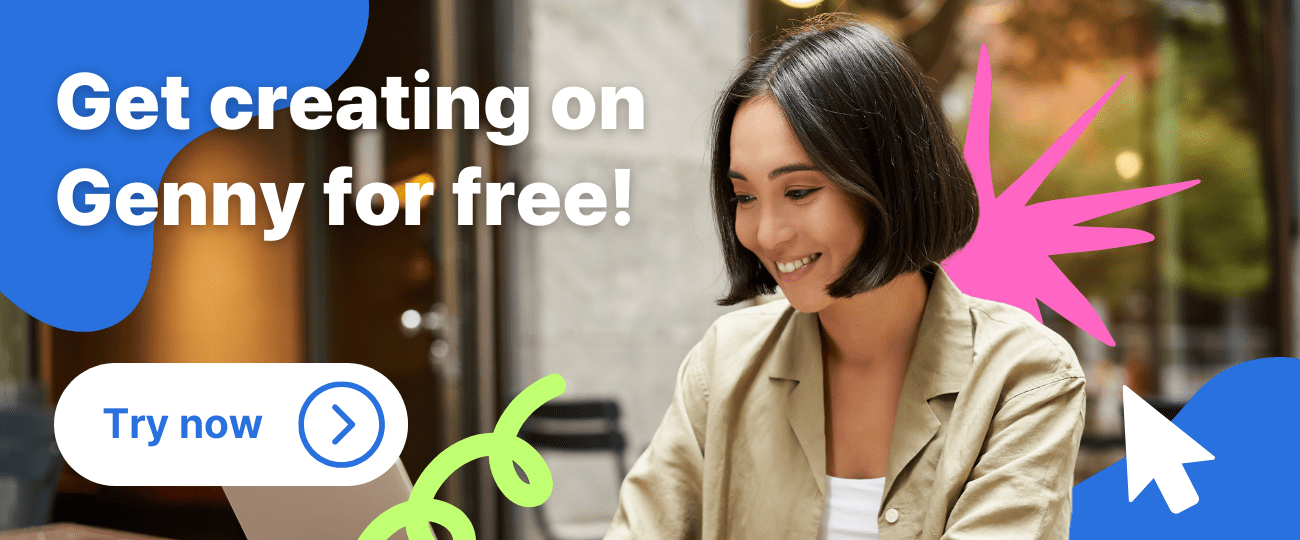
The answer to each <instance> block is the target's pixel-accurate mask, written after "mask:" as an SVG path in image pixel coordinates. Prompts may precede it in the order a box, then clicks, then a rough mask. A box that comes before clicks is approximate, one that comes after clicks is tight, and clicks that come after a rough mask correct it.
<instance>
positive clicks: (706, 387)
mask: <svg viewBox="0 0 1300 540" xmlns="http://www.w3.org/2000/svg"><path fill="white" fill-rule="evenodd" d="M715 130H716V131H715V134H716V136H715V140H714V148H713V168H712V177H713V178H712V183H713V198H714V210H715V213H716V216H717V224H718V228H719V231H720V233H721V237H722V245H723V251H724V255H725V257H726V261H727V269H728V273H729V275H730V281H731V290H730V291H729V293H728V294H727V296H726V297H725V298H723V299H722V300H721V301H720V303H722V304H726V305H730V304H735V303H738V302H742V301H745V300H748V299H751V298H754V297H755V296H757V295H759V294H763V293H768V292H772V291H773V290H774V288H775V287H777V286H779V287H780V289H781V291H782V292H783V293H784V295H785V298H786V300H785V301H778V302H773V303H769V304H766V305H762V306H759V307H753V308H749V309H743V310H740V311H737V312H733V313H731V314H728V315H726V316H723V317H722V318H720V319H719V320H718V321H717V322H716V323H715V324H714V325H713V327H712V328H710V329H709V331H708V332H707V333H706V334H705V336H704V339H703V340H702V341H701V342H700V343H699V344H698V345H697V346H696V347H695V348H694V349H693V350H692V351H691V352H690V354H689V355H688V356H687V358H686V360H685V361H684V362H683V364H682V367H681V369H680V371H679V375H678V381H677V389H676V392H675V395H674V398H673V402H672V404H671V406H670V407H669V410H668V414H667V416H666V417H665V418H664V421H663V424H662V425H661V426H660V427H659V430H658V432H656V434H655V436H654V439H653V441H652V442H651V444H650V447H649V448H648V449H647V451H646V452H645V454H644V455H643V456H641V459H640V460H638V461H637V463H636V465H635V466H634V467H633V468H632V471H631V472H630V473H629V475H628V477H627V479H626V480H625V481H624V483H623V488H622V490H621V493H620V503H619V510H618V513H617V514H616V516H615V518H614V524H613V526H612V527H611V529H610V532H609V534H608V536H607V537H606V538H614V539H623V538H641V539H655V540H659V539H668V538H692V539H695V538H703V539H706V540H713V539H723V538H736V539H742V538H743V539H750V538H800V539H804V538H807V539H811V538H829V539H838V538H877V537H878V538H882V539H889V538H934V539H937V538H997V539H1006V538H1064V537H1066V536H1067V535H1068V533H1069V517H1070V488H1071V486H1072V485H1073V469H1074V461H1075V456H1076V454H1077V451H1078V445H1079V438H1080V435H1081V433H1082V430H1083V410H1084V389H1083V373H1082V371H1081V370H1080V368H1079V365H1078V361H1077V360H1076V359H1075V356H1074V353H1073V351H1071V349H1070V347H1069V345H1068V344H1066V342H1065V341H1064V340H1062V339H1061V338H1060V337H1059V336H1057V335H1056V334H1054V333H1052V332H1051V331H1050V330H1048V329H1047V328H1045V327H1043V326H1042V325H1041V324H1039V323H1038V322H1037V321H1035V320H1034V319H1033V318H1032V317H1030V316H1029V315H1028V314H1026V313H1024V312H1023V311H1020V310H1018V309H1016V308H1013V307H1010V306H1006V305H1003V304H999V303H996V302H991V301H986V300H980V299H977V298H972V297H969V296H966V295H964V294H962V293H961V292H960V291H959V290H957V288H956V287H955V286H954V285H953V283H952V282H951V281H950V280H949V279H948V277H947V276H946V275H945V274H944V272H943V270H942V268H940V267H939V265H938V264H937V263H938V262H939V261H942V260H943V259H945V258H947V257H948V256H949V255H951V254H952V253H954V252H955V251H957V250H958V249H961V247H962V246H963V245H965V243H966V242H967V241H968V240H969V239H970V237H971V234H972V232H973V231H974V228H975V222H976V219H977V213H978V201H977V199H976V195H975V188H974V185H973V182H972V180H971V176H970V172H969V171H968V170H967V168H966V165H965V163H964V161H963V160H962V158H961V154H960V152H959V150H958V148H957V144H956V142H955V140H954V138H953V136H952V134H951V131H950V129H949V127H948V125H947V122H946V120H945V119H944V117H943V115H942V114H941V112H940V109H939V107H938V105H937V104H936V102H935V99H934V97H933V96H932V95H931V93H930V91H929V90H928V89H927V88H926V86H925V84H924V81H923V79H922V75H921V73H920V72H919V70H918V69H917V67H916V66H915V64H914V63H913V62H912V60H911V59H910V58H909V57H908V56H907V54H906V53H905V52H903V51H902V50H900V49H899V47H898V46H897V45H895V44H894V43H892V42H891V41H890V40H889V39H888V38H886V37H885V36H883V35H882V34H881V33H880V32H878V31H876V30H875V29H872V28H871V27H868V26H865V25H863V24H860V23H855V22H852V21H847V20H843V19H838V18H819V19H815V20H813V21H812V22H810V23H809V24H808V25H806V26H804V27H803V28H800V29H798V30H796V31H794V32H792V33H790V34H788V35H787V36H785V37H784V38H782V39H781V40H780V41H778V42H777V43H776V44H774V45H772V46H771V47H770V48H768V49H767V50H765V51H764V52H762V53H760V54H759V55H758V56H757V57H756V58H755V59H754V60H753V61H752V63H751V64H750V65H749V66H748V67H747V68H746V69H745V70H744V71H743V72H742V73H741V74H740V75H739V76H738V77H737V78H736V79H735V80H734V81H733V82H732V84H731V86H730V87H729V88H728V89H727V91H726V92H725V94H724V95H723V97H722V100H721V102H720V104H719V107H718V114H717V121H716V124H715ZM875 535H878V536H875Z"/></svg>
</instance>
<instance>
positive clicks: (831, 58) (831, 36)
mask: <svg viewBox="0 0 1300 540" xmlns="http://www.w3.org/2000/svg"><path fill="white" fill-rule="evenodd" d="M757 97H769V98H771V99H772V100H773V101H775V103H776V104H777V105H778V106H779V107H780V108H781V110H782V111H784V113H785V118H786V121H787V122H789V124H790V128H791V129H792V130H793V131H794V134H795V136H796V137H797V138H798V140H799V144H800V146H802V147H803V149H804V152H805V153H807V154H808V157H809V159H811V160H812V162H813V163H812V164H813V165H814V166H815V167H817V169H818V170H819V171H820V172H822V173H823V174H825V175H826V177H827V178H828V179H829V180H830V181H831V182H832V183H834V184H835V186H836V187H837V188H839V189H840V191H842V192H843V193H844V195H845V196H846V197H847V199H848V200H849V202H850V204H851V205H853V206H855V207H856V208H857V209H858V211H860V212H862V215H863V216H864V222H865V223H866V235H865V237H864V239H863V243H862V246H861V247H859V248H858V252H857V254H856V255H855V256H854V259H853V260H852V261H851V262H850V263H849V264H848V265H847V267H846V268H845V269H844V273H843V274H842V275H841V276H840V277H839V278H838V279H836V280H835V281H834V282H833V283H831V284H830V285H829V286H827V288H826V292H827V294H829V295H830V296H833V297H837V298H844V297H849V296H853V295H855V294H858V293H862V292H866V291H870V290H872V289H875V288H877V287H880V286H882V285H885V284H886V283H889V282H890V281H892V280H893V279H894V278H896V277H898V276H899V275H902V274H905V273H908V272H913V271H917V270H920V269H921V268H922V267H924V266H925V265H926V264H928V263H930V262H935V263H937V262H941V261H943V260H944V259H946V258H948V256H950V255H952V254H953V253H955V252H956V251H957V250H959V249H961V248H962V247H963V246H965V245H966V243H967V242H968V241H970V238H971V235H972V234H974V232H975V224H976V222H977V220H978V219H979V202H978V197H977V195H976V192H975V183H974V181H973V180H972V179H971V174H970V169H968V168H967V166H966V161H965V160H964V159H963V158H962V154H961V150H960V149H959V148H958V146H957V141H956V139H955V138H954V137H953V134H952V130H951V128H950V127H949V125H948V121H947V119H946V118H945V117H944V115H943V112H942V110H941V109H940V108H939V104H938V102H937V101H936V99H935V96H934V94H933V92H931V91H930V89H929V87H927V86H926V84H925V81H924V75H922V73H921V70H920V69H919V68H918V67H917V66H916V63H915V62H914V61H913V60H912V58H911V57H910V56H909V55H908V54H907V52H905V51H904V50H903V49H902V48H901V47H900V46H899V45H897V44H895V43H894V42H893V41H892V40H890V39H889V37H887V36H885V35H884V34H882V33H881V32H880V31H879V30H877V29H875V28H872V27H871V26H868V25H866V24H863V23H860V22H857V21H855V20H853V19H850V18H846V17H844V16H842V15H823V16H819V17H816V18H814V19H811V20H810V21H809V22H808V23H806V24H805V25H803V26H801V27H799V28H796V29H794V30H791V31H790V32H789V33H787V34H785V35H784V36H783V37H781V38H780V39H779V40H778V41H776V43H774V44H772V45H771V46H770V47H768V48H767V49H765V50H764V51H762V52H761V53H759V54H758V55H757V56H755V57H754V58H753V59H752V60H751V61H750V63H749V65H748V66H747V67H746V68H745V69H744V70H743V71H742V72H741V73H740V74H739V75H738V76H736V78H735V79H734V80H733V81H732V82H731V84H730V85H729V86H728V87H727V89H726V91H725V92H724V93H723V94H722V98H721V99H720V100H719V102H718V106H717V110H716V114H715V117H714V138H713V165H712V170H711V175H712V184H713V187H712V192H713V210H714V217H715V219H716V220H717V227H718V233H719V234H720V235H721V238H722V250H723V255H724V257H725V258H726V264H727V274H728V276H729V277H730V282H731V290H730V291H728V293H727V295H726V296H725V297H723V298H721V299H719V300H718V303H719V304H721V305H732V304H736V303H739V302H743V301H745V300H749V299H751V298H754V297H755V296H758V295H761V294H770V293H772V292H775V290H776V281H775V280H774V279H773V278H772V276H771V275H770V274H769V273H768V272H767V270H766V269H765V268H764V267H763V264H762V262H761V261H759V260H758V257H757V256H755V255H754V254H753V253H752V252H750V251H749V250H748V249H745V247H744V246H742V245H741V244H740V239H739V238H738V237H737V236H736V203H735V202H734V201H733V200H732V197H734V196H735V192H734V190H733V189H732V184H731V181H730V179H729V178H728V177H727V172H728V170H729V169H730V168H731V125H732V122H733V121H734V120H735V117H736V110H737V109H739V108H740V105H741V104H742V103H744V102H745V101H746V100H749V99H753V98H757Z"/></svg>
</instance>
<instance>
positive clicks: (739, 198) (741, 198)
mask: <svg viewBox="0 0 1300 540" xmlns="http://www.w3.org/2000/svg"><path fill="white" fill-rule="evenodd" d="M753 200H754V197H752V196H750V195H736V196H735V197H732V198H731V204H745V203H748V202H751V201H753Z"/></svg>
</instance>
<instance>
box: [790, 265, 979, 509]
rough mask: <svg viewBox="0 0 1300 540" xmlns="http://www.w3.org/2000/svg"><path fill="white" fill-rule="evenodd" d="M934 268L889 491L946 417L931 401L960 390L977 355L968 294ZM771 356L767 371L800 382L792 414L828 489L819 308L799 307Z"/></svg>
mask: <svg viewBox="0 0 1300 540" xmlns="http://www.w3.org/2000/svg"><path fill="white" fill-rule="evenodd" d="M928 270H930V271H933V272H934V281H933V283H932V284H931V286H930V293H929V296H928V297H927V298H926V303H925V312H924V313H923V315H922V316H921V327H920V329H919V330H918V332H917V338H916V347H915V348H914V349H913V350H912V358H911V361H910V362H909V364H908V366H907V374H906V375H905V376H904V378H903V391H902V394H900V396H899V399H898V411H897V413H896V414H895V416H894V433H893V438H892V440H891V441H890V446H889V469H888V473H887V476H886V477H885V496H886V497H888V496H889V492H890V489H891V488H892V487H893V483H894V478H896V477H897V476H898V473H899V472H900V471H902V470H903V467H905V466H907V464H908V463H909V462H911V461H912V458H914V457H916V454H917V453H918V452H920V451H921V449H922V448H924V447H925V445H926V444H927V443H929V442H930V439H932V438H934V435H935V433H936V432H937V431H938V430H939V419H938V417H936V416H935V414H934V411H933V410H932V409H931V408H930V406H929V404H928V401H929V400H930V399H931V398H934V397H936V396H940V395H943V394H951V393H956V392H957V391H959V390H961V388H962V386H963V385H965V384H966V380H967V378H968V377H969V375H970V373H969V372H970V366H971V364H972V362H973V360H974V350H973V345H972V340H973V339H974V338H973V336H974V329H973V327H972V325H971V319H970V311H969V306H968V305H967V303H966V297H965V296H964V295H963V294H962V293H961V291H960V290H959V289H957V286H956V285H955V284H953V282H952V280H951V279H949V278H948V275H947V274H946V273H945V272H944V271H943V269H942V268H941V267H939V266H938V265H932V266H930V267H929V268H928ZM792 311H793V310H792ZM772 356H773V357H772V360H773V361H772V362H770V363H769V364H768V366H769V367H768V376H769V377H770V378H772V379H774V380H781V381H792V382H793V383H794V384H793V385H792V387H791V389H790V391H789V394H788V397H787V399H786V407H785V411H786V419H787V420H788V421H789V422H790V428H791V429H792V430H793V431H794V434H795V437H796V438H797V439H798V441H799V445H800V447H801V448H802V449H803V453H804V455H805V457H806V458H807V459H808V465H809V467H810V468H811V469H812V471H813V473H814V476H815V477H816V478H815V480H816V482H817V487H818V489H820V490H821V492H822V494H823V495H825V494H826V416H825V414H826V411H825V397H824V396H823V388H822V362H821V358H822V350H821V325H820V323H819V322H818V319H817V314H815V313H801V312H798V311H793V314H792V318H791V320H790V323H789V324H788V325H786V328H785V331H784V332H783V333H782V335H781V338H780V339H779V340H777V343H776V344H775V347H774V348H773V350H772Z"/></svg>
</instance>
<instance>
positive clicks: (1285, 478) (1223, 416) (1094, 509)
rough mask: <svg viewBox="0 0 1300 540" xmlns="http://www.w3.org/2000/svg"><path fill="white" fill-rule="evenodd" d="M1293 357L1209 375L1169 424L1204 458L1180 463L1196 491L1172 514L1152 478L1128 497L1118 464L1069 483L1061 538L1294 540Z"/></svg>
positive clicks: (1298, 372)
mask: <svg viewBox="0 0 1300 540" xmlns="http://www.w3.org/2000/svg"><path fill="white" fill-rule="evenodd" d="M1298 380H1300V360H1297V359H1295V358H1264V359H1260V360H1252V361H1250V362H1245V363H1242V364H1238V365H1236V366H1233V367H1231V368H1229V369H1227V370H1225V371H1224V372H1223V373H1220V374H1219V375H1217V376H1215V377H1214V378H1213V379H1211V380H1210V382H1208V383H1206V384H1205V385H1204V386H1202V387H1201V389H1200V390H1199V391H1198V392H1197V393H1196V395H1195V396H1193V398H1192V400H1191V401H1189V402H1188V403H1187V405H1186V406H1185V407H1183V409H1182V411H1181V412H1179V413H1178V416H1176V417H1175V418H1174V424H1175V425H1177V426H1178V427H1179V428H1180V429H1182V430H1183V431H1184V432H1185V433H1187V435H1189V436H1190V437H1191V438H1192V439H1194V440H1195V441H1196V442H1198V443H1200V444H1201V446H1203V447H1205V449H1206V450H1208V451H1209V452H1210V453H1211V454H1213V455H1214V460H1212V461H1204V462H1200V463H1189V464H1187V465H1184V468H1185V469H1186V471H1187V474H1188V476H1189V477H1190V478H1191V480H1192V485H1193V486H1195V487H1196V492H1197V494H1198V495H1200V498H1201V500H1200V502H1198V503H1196V505H1195V506H1192V507H1191V508H1188V509H1187V510H1184V511H1183V512H1182V513H1179V514H1174V513H1173V512H1170V511H1169V507H1168V506H1167V505H1166V504H1165V500H1164V496H1163V495H1162V494H1161V493H1160V489H1159V487H1158V486H1156V484H1155V483H1154V482H1152V483H1151V484H1150V485H1148V486H1147V487H1146V489H1145V490H1143V491H1142V493H1141V494H1139V495H1138V496H1137V498H1136V499H1134V501H1133V502H1132V503H1130V502H1129V501H1128V477H1127V474H1128V468H1127V467H1128V464H1127V461H1125V460H1120V461H1119V462H1118V463H1116V464H1114V465H1112V466H1110V467H1107V468H1106V469H1105V470H1103V471H1101V472H1100V473H1097V474H1096V475H1093V476H1092V477H1091V478H1089V479H1087V480H1084V481H1083V482H1081V483H1079V485H1077V486H1075V487H1074V515H1073V517H1072V518H1071V520H1070V538H1071V539H1074V540H1092V539H1105V540H1122V539H1126V538H1142V539H1148V538H1216V539H1218V538H1295V537H1296V536H1297V533H1296V527H1295V523H1294V519H1293V518H1292V516H1293V515H1294V512H1295V509H1296V506H1297V503H1300V463H1298V462H1297V457H1298V452H1297V448H1298V447H1300V420H1298V419H1297V411H1300V401H1298V400H1297V390H1296V381H1298Z"/></svg>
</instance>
